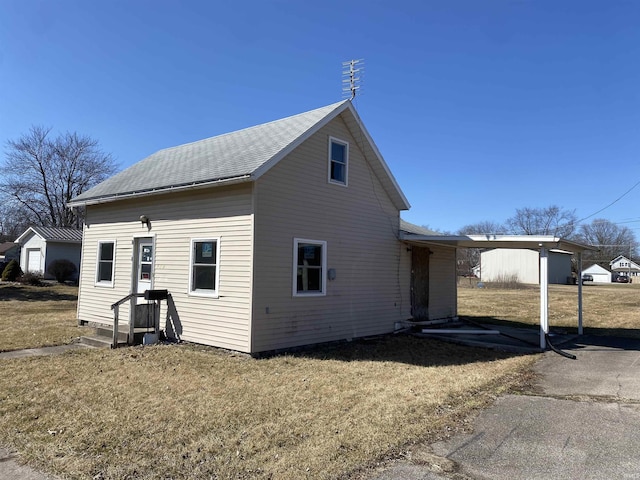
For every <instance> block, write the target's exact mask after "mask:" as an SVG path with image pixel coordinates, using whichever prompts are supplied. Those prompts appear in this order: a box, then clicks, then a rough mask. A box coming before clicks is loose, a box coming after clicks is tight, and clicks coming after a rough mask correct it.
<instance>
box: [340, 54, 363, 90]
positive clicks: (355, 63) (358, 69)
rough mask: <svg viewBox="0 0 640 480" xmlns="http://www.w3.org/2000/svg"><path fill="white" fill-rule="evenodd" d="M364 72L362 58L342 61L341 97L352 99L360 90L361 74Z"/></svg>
mask: <svg viewBox="0 0 640 480" xmlns="http://www.w3.org/2000/svg"><path fill="white" fill-rule="evenodd" d="M363 73H364V59H363V58H361V59H360V60H349V61H348V62H342V98H346V97H349V100H353V99H354V98H355V97H356V93H357V92H358V90H360V87H361V85H360V83H361V79H362V74H363Z"/></svg>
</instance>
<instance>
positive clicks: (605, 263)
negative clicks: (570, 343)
mask: <svg viewBox="0 0 640 480" xmlns="http://www.w3.org/2000/svg"><path fill="white" fill-rule="evenodd" d="M457 234H458V235H479V234H497V235H552V236H555V237H561V238H564V239H566V240H571V241H575V242H578V243H582V244H587V245H593V246H595V247H597V248H598V249H599V250H598V251H597V252H591V251H586V252H584V254H583V266H584V267H585V268H586V267H587V266H589V265H592V264H598V265H600V266H602V267H604V268H607V269H608V268H609V262H610V261H611V260H613V259H614V258H616V257H617V256H618V255H624V256H625V257H627V258H629V259H631V260H635V259H636V258H637V253H638V241H637V240H636V236H635V234H634V233H633V231H632V230H631V229H630V228H628V227H626V226H623V225H619V224H617V223H615V222H612V221H610V220H607V219H605V218H595V219H593V220H591V222H589V223H582V222H580V221H579V219H578V217H577V215H576V213H575V210H567V209H563V208H561V207H559V206H557V205H552V206H550V207H545V208H530V207H526V208H518V209H516V213H515V214H514V215H513V216H512V217H510V218H508V219H507V220H506V221H505V222H504V223H499V222H494V221H488V220H485V221H481V222H478V223H473V224H469V225H465V226H464V227H462V228H460V229H459V230H458V232H457ZM479 260H480V251H479V250H478V249H475V248H474V249H465V250H461V251H460V252H459V254H458V272H459V273H460V274H471V270H472V269H473V267H474V266H476V265H478V263H479Z"/></svg>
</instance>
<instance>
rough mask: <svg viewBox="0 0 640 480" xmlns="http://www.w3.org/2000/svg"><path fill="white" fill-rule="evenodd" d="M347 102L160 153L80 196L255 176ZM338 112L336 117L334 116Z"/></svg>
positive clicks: (86, 199) (87, 199)
mask: <svg viewBox="0 0 640 480" xmlns="http://www.w3.org/2000/svg"><path fill="white" fill-rule="evenodd" d="M349 104H350V102H349V101H348V100H346V101H342V102H338V103H334V104H332V105H328V106H326V107H322V108H318V109H316V110H311V111H309V112H305V113H301V114H299V115H294V116H291V117H287V118H284V119H281V120H276V121H273V122H269V123H264V124H262V125H257V126H254V127H250V128H245V129H243V130H238V131H236V132H232V133H227V134H224V135H219V136H216V137H211V138H207V139H204V140H200V141H197V142H193V143H188V144H185V145H180V146H177V147H171V148H166V149H164V150H160V151H158V152H156V153H154V154H153V155H151V156H149V157H147V158H145V159H144V160H141V161H140V162H138V163H136V164H134V165H133V166H131V167H129V168H127V169H126V170H123V171H122V172H120V173H118V174H116V175H114V176H113V177H111V178H109V179H107V180H105V181H104V182H102V183H100V184H98V185H97V186H95V187H93V188H92V189H90V190H88V191H86V192H84V193H82V194H81V195H79V196H77V197H75V198H74V199H72V200H71V202H69V205H70V206H73V205H83V204H86V203H92V201H96V200H98V201H99V200H100V199H107V198H115V197H120V196H127V195H135V194H141V193H145V192H153V191H158V190H167V189H171V188H177V187H186V186H190V185H198V184H208V183H214V182H220V181H224V180H230V179H242V178H243V177H249V179H250V178H251V177H252V176H256V173H257V172H259V171H261V170H262V169H264V168H268V167H269V166H271V165H272V164H273V163H275V162H277V161H278V160H279V159H280V158H282V156H284V155H285V154H286V153H288V152H289V151H290V150H291V148H293V147H295V146H297V143H296V142H298V141H299V140H300V139H301V138H306V137H305V134H307V132H309V131H310V130H312V129H314V127H318V125H322V124H323V121H324V120H326V119H331V118H333V117H334V116H335V115H337V114H338V113H340V112H341V111H343V110H344V109H345V108H347V107H348V106H349ZM336 112H337V113H336Z"/></svg>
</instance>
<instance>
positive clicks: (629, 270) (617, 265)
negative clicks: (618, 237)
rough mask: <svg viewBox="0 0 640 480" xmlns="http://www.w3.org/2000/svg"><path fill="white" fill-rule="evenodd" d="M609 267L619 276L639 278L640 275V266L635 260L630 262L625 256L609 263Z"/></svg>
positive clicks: (619, 256) (620, 256)
mask: <svg viewBox="0 0 640 480" xmlns="http://www.w3.org/2000/svg"><path fill="white" fill-rule="evenodd" d="M609 266H610V268H611V271H612V272H615V274H617V275H627V276H630V277H637V276H638V275H640V265H638V264H637V263H636V262H634V261H633V260H629V259H628V258H627V257H625V256H624V255H618V256H617V257H616V258H614V259H613V260H611V261H610V262H609Z"/></svg>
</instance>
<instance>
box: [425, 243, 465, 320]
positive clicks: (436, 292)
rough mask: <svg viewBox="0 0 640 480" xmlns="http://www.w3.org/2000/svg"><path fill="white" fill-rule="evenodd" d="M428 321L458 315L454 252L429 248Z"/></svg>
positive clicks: (453, 249)
mask: <svg viewBox="0 0 640 480" xmlns="http://www.w3.org/2000/svg"><path fill="white" fill-rule="evenodd" d="M429 250H431V252H432V254H431V257H430V258H429V319H430V320H436V319H440V318H453V317H455V316H457V315H458V311H457V305H458V299H457V278H456V250H455V248H447V247H440V246H432V245H430V246H429Z"/></svg>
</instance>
